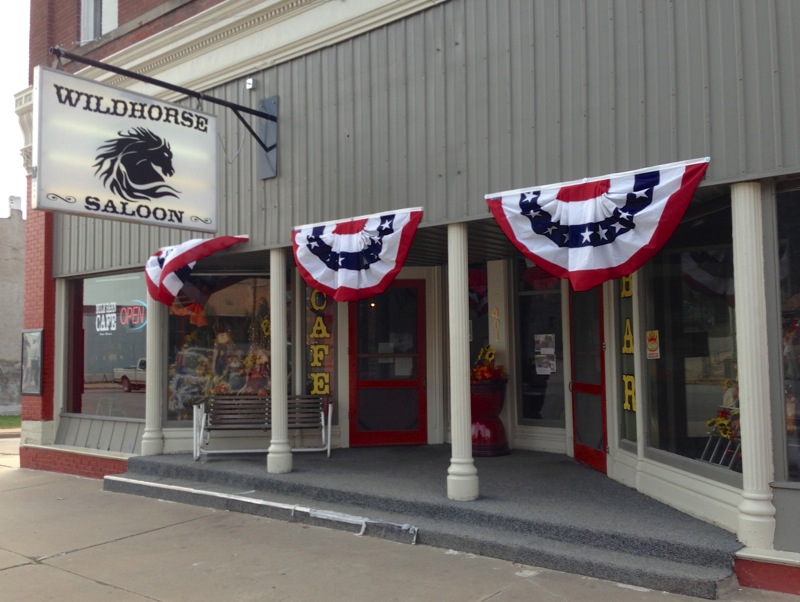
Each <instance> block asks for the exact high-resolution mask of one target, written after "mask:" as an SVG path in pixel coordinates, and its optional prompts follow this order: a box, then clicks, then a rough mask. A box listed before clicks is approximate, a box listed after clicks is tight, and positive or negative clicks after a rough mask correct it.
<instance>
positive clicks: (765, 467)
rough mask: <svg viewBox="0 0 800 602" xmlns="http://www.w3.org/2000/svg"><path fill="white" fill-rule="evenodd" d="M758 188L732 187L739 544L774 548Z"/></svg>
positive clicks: (757, 185)
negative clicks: (739, 445) (739, 448)
mask: <svg viewBox="0 0 800 602" xmlns="http://www.w3.org/2000/svg"><path fill="white" fill-rule="evenodd" d="M761 203H762V196H761V184H760V183H758V182H744V183H741V184H734V185H733V186H731V205H732V208H731V212H732V216H733V272H734V293H735V295H736V349H737V353H736V355H737V363H738V371H739V406H740V420H741V440H742V501H741V503H740V504H739V529H738V537H739V540H740V541H741V542H742V543H744V544H745V545H747V546H749V547H752V548H767V549H769V548H772V545H773V538H774V535H775V507H774V506H773V505H772V490H771V489H770V486H769V483H770V481H772V479H773V473H774V466H773V461H772V424H771V421H770V395H769V378H768V374H769V366H768V365H767V356H768V339H767V301H766V294H765V286H766V283H765V281H764V244H765V243H766V242H767V241H766V240H765V237H764V230H763V219H762V208H761Z"/></svg>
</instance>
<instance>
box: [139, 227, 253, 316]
mask: <svg viewBox="0 0 800 602" xmlns="http://www.w3.org/2000/svg"><path fill="white" fill-rule="evenodd" d="M249 239H250V237H249V236H247V235H240V236H217V237H216V238H193V239H192V240H187V241H186V242H183V243H181V244H179V245H174V246H171V247H162V248H160V249H159V250H158V251H156V252H155V253H154V254H153V255H152V256H150V259H148V260H147V263H146V264H145V266H144V273H145V281H146V282H147V292H149V293H150V296H151V297H152V298H153V299H155V300H156V301H160V302H161V303H163V304H164V305H172V302H173V301H174V300H175V297H176V296H177V295H178V293H179V292H180V290H181V289H182V288H183V284H184V283H185V282H186V280H187V278H189V274H191V273H192V270H193V269H194V265H195V263H197V261H198V260H200V259H203V258H204V257H208V256H209V255H213V254H214V253H216V252H218V251H222V250H223V249H227V248H228V247H231V246H233V245H235V244H238V243H240V242H247V241H248V240H249Z"/></svg>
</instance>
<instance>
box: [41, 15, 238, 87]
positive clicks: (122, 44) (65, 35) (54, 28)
mask: <svg viewBox="0 0 800 602" xmlns="http://www.w3.org/2000/svg"><path fill="white" fill-rule="evenodd" d="M223 1H224V0H192V1H191V2H187V3H186V4H183V5H182V6H179V7H177V8H175V9H174V10H171V11H170V12H168V13H166V14H164V15H162V16H160V17H158V18H156V19H154V20H152V21H150V22H148V23H143V24H142V25H141V26H140V27H137V28H135V29H134V30H132V31H130V32H128V33H126V34H124V35H122V36H120V37H118V38H115V39H111V40H110V41H108V42H106V43H105V44H102V45H100V46H98V47H96V48H93V49H92V50H90V51H87V52H86V54H85V55H86V56H88V57H89V58H93V59H95V60H102V59H103V58H104V57H107V56H109V55H111V54H113V53H115V52H118V51H119V50H122V49H124V48H127V47H128V46H130V45H132V44H135V43H136V42H141V41H142V40H145V39H147V38H148V37H150V36H152V35H153V34H156V33H159V32H161V31H164V30H166V29H168V28H170V27H173V26H175V25H177V24H178V23H180V22H182V21H185V20H186V19H188V18H190V17H192V16H194V15H196V14H198V13H200V12H202V11H204V10H206V9H208V8H210V7H212V6H214V5H216V4H219V3H220V2H223ZM161 4H163V0H139V1H138V2H124V1H122V0H120V2H119V8H118V10H119V13H118V15H117V17H118V22H119V23H120V25H123V24H126V23H130V22H132V21H135V20H136V19H137V18H139V17H140V16H141V15H143V14H144V13H146V12H147V11H149V10H150V9H152V8H155V7H157V6H160V5H161ZM80 6H81V3H80V0H31V34H30V46H29V52H30V70H29V81H31V82H32V81H33V79H32V75H33V67H35V66H36V65H47V66H52V65H53V56H52V55H51V54H50V53H49V50H50V48H52V47H53V46H61V47H62V48H64V49H65V50H67V51H69V52H74V53H76V54H83V51H82V49H81V47H80V46H79V45H78V42H79V40H80V23H81V22H80ZM81 67H82V65H73V66H67V67H66V70H67V71H75V70H77V69H79V68H81Z"/></svg>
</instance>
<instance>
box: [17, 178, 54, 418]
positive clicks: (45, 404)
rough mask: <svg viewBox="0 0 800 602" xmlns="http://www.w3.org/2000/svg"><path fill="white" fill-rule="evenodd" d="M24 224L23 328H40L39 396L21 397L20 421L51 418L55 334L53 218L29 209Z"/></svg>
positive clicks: (29, 189) (29, 192)
mask: <svg viewBox="0 0 800 602" xmlns="http://www.w3.org/2000/svg"><path fill="white" fill-rule="evenodd" d="M27 197H28V218H27V220H26V221H25V286H24V290H25V308H24V311H23V318H22V320H23V321H22V324H23V328H41V329H42V331H43V332H42V358H41V363H42V394H41V395H38V396H33V395H23V396H22V420H34V421H49V420H52V419H53V365H54V359H55V356H54V351H55V345H54V340H53V338H54V334H55V296H56V295H55V292H56V287H55V280H53V216H52V214H50V213H45V212H43V211H34V210H32V209H31V206H30V200H31V199H30V197H31V182H30V178H28V192H27Z"/></svg>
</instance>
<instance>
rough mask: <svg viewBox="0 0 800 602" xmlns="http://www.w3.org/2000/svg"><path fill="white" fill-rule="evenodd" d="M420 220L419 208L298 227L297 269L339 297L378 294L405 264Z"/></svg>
mask: <svg viewBox="0 0 800 602" xmlns="http://www.w3.org/2000/svg"><path fill="white" fill-rule="evenodd" d="M420 220H422V209H421V208H419V207H417V208H414V209H403V210H398V211H393V212H391V213H383V214H375V215H368V216H364V217H357V218H352V219H347V220H340V221H335V222H326V223H322V224H312V225H308V226H298V227H296V228H294V231H293V233H292V246H293V249H294V259H295V263H296V264H297V269H298V270H299V271H300V274H301V276H302V277H303V280H305V281H306V283H307V284H308V285H309V286H312V287H314V288H316V289H319V290H321V291H322V292H323V293H325V294H326V295H328V296H330V297H332V298H333V299H335V300H336V301H358V300H360V299H366V298H368V297H373V296H375V295H377V294H379V293H382V292H383V291H385V290H386V288H387V287H388V286H389V284H391V282H392V281H393V280H394V279H395V276H397V273H398V272H399V271H400V268H402V267H403V263H404V262H405V260H406V256H407V255H408V250H409V248H410V247H411V241H412V240H413V238H414V234H415V233H416V231H417V225H419V222H420Z"/></svg>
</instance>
